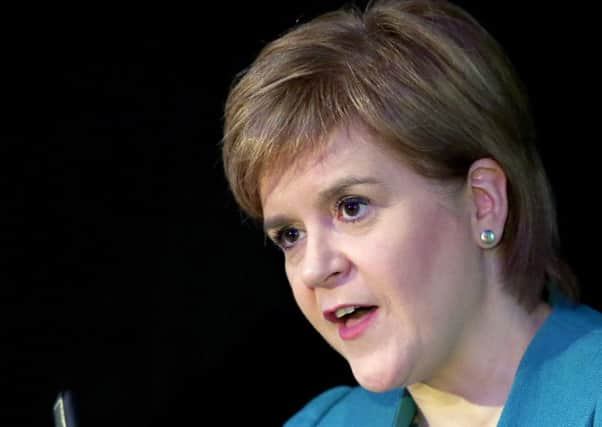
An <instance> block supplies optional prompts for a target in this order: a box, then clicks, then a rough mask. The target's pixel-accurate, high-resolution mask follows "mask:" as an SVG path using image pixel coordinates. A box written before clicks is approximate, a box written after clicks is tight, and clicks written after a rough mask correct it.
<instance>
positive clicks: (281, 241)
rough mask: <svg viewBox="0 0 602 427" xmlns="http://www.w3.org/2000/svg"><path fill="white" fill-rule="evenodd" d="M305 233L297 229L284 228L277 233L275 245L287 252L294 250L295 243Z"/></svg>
mask: <svg viewBox="0 0 602 427" xmlns="http://www.w3.org/2000/svg"><path fill="white" fill-rule="evenodd" d="M302 234H303V232H302V231H301V230H299V229H298V228H295V227H284V228H282V229H280V230H278V231H277V232H276V235H275V236H274V238H273V239H272V240H273V241H274V243H276V244H277V245H278V246H280V247H281V248H282V249H284V250H287V249H290V248H292V247H293V246H294V245H295V243H297V241H298V240H299V239H300V238H301V237H302Z"/></svg>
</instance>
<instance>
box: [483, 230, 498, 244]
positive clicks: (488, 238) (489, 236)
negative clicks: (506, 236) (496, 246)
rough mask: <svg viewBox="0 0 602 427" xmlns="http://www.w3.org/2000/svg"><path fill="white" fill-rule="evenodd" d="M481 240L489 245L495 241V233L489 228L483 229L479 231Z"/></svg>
mask: <svg viewBox="0 0 602 427" xmlns="http://www.w3.org/2000/svg"><path fill="white" fill-rule="evenodd" d="M481 242H483V243H484V244H485V245H487V246H491V245H492V244H493V243H494V242H495V233H494V232H493V231H491V230H485V231H483V232H482V233H481Z"/></svg>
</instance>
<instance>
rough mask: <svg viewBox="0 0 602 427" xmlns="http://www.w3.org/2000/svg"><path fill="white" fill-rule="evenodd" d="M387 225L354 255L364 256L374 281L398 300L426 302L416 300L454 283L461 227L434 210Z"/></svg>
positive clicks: (459, 249)
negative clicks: (449, 282) (450, 282)
mask: <svg viewBox="0 0 602 427" xmlns="http://www.w3.org/2000/svg"><path fill="white" fill-rule="evenodd" d="M400 218H401V219H400ZM389 222H390V223H391V225H390V226H389V227H382V228H381V229H380V230H379V231H378V233H377V234H375V235H372V236H370V239H369V240H371V243H370V242H369V241H366V242H365V243H366V245H361V246H363V250H359V251H358V252H357V256H358V257H363V260H364V261H363V265H364V269H365V270H367V271H370V272H371V275H374V276H375V277H374V279H380V280H376V281H375V282H376V283H383V285H382V286H385V287H387V288H388V289H389V290H390V291H391V292H392V293H394V294H395V295H397V298H403V299H404V300H406V301H408V300H409V301H413V300H414V301H413V302H414V303H417V304H422V303H428V302H427V301H423V300H416V298H417V297H418V296H420V295H423V294H429V293H432V292H435V291H437V293H438V289H437V288H438V287H443V288H444V287H445V286H444V285H445V284H446V282H448V281H452V280H454V277H453V276H455V274H454V275H451V276H450V273H452V272H454V271H455V270H457V269H458V267H459V266H458V265H457V264H456V260H457V259H459V258H460V257H461V253H462V249H461V248H462V242H460V241H459V240H460V239H462V234H463V232H462V230H461V228H460V227H461V224H460V223H459V222H458V221H457V220H454V219H453V218H452V217H450V216H449V215H445V214H443V213H441V212H440V210H439V211H438V210H437V209H430V210H416V211H414V212H406V214H405V215H403V216H398V217H397V220H396V221H392V220H391V221H389ZM368 244H369V245H370V246H368V247H366V246H367V245H368ZM368 248H369V249H368ZM382 279H385V281H384V282H383V281H382ZM443 292H444V293H445V292H446V290H445V289H443Z"/></svg>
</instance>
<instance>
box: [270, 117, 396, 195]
mask: <svg viewBox="0 0 602 427" xmlns="http://www.w3.org/2000/svg"><path fill="white" fill-rule="evenodd" d="M282 163H284V164H282ZM403 168H404V164H403V162H402V161H401V156H400V155H398V154H397V153H394V152H393V150H392V149H391V148H388V147H385V146H384V144H382V143H379V141H377V140H376V138H375V137H374V136H372V135H371V134H370V133H368V132H367V131H365V130H363V129H362V128H359V127H345V128H342V129H339V130H335V131H333V132H332V133H331V134H330V135H329V136H328V138H327V139H326V140H325V142H324V144H322V146H321V147H320V148H319V149H317V150H314V151H307V152H305V153H302V154H301V155H299V156H297V157H294V158H289V159H287V161H285V162H281V164H279V165H277V167H272V168H270V169H268V170H267V171H266V172H265V173H264V174H263V175H262V178H261V179H260V186H259V189H260V198H261V203H262V206H264V207H265V204H266V200H267V199H268V198H269V197H270V196H271V195H273V193H274V192H275V191H279V190H281V189H282V188H285V187H286V188H294V187H296V186H301V185H302V184H303V183H304V184H307V183H314V184H315V186H318V187H319V186H321V185H326V184H327V181H328V180H334V179H337V178H342V177H344V176H347V175H349V174H364V173H366V172H371V173H373V174H381V175H385V176H386V175H387V174H390V173H393V172H398V173H399V172H401V170H400V169H403Z"/></svg>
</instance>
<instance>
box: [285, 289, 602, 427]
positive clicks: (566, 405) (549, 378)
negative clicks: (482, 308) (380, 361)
mask: <svg viewBox="0 0 602 427" xmlns="http://www.w3.org/2000/svg"><path fill="white" fill-rule="evenodd" d="M415 413H416V406H415V404H414V401H413V400H412V398H411V396H410V395H409V394H408V393H407V392H406V390H405V389H399V390H393V391H389V392H386V393H372V392H369V391H367V390H365V389H363V388H361V387H357V386H356V387H350V386H340V387H335V388H332V389H329V390H327V391H325V392H323V393H322V394H320V395H318V396H317V397H315V398H314V399H313V400H311V401H310V402H309V403H308V404H307V405H305V407H303V408H302V409H301V410H300V411H299V412H298V413H296V414H295V415H293V416H292V417H291V418H290V419H289V420H288V421H286V423H285V424H284V426H285V427H309V426H316V427H317V426H319V427H326V426H346V427H351V426H358V427H360V426H361V427H364V426H369V427H381V426H383V427H385V426H386V427H409V426H411V423H412V420H413V418H414V415H415ZM498 426H500V427H510V426H521V427H530V426H542V427H544V426H545V427H555V426H558V427H569V426H571V427H573V426H574V427H577V426H579V427H581V426H588V427H602V313H599V312H598V311H595V310H593V309H591V308H589V307H587V306H585V305H574V304H571V303H569V302H567V301H564V300H560V301H558V302H557V303H556V304H554V306H553V309H552V313H551V314H550V315H549V316H548V318H547V319H546V321H545V322H544V324H543V325H542V326H541V327H540V328H539V330H538V332H537V334H536V335H535V337H534V338H533V340H532V341H531V343H530V344H529V346H528V347H527V351H526V352H525V354H524V355H523V358H522V360H521V362H520V365H519V367H518V371H517V373H516V377H515V379H514V383H513V385H512V388H511V390H510V394H509V396H508V399H507V401H506V404H505V406H504V409H503V411H502V415H501V417H500V421H499V423H498Z"/></svg>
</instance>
